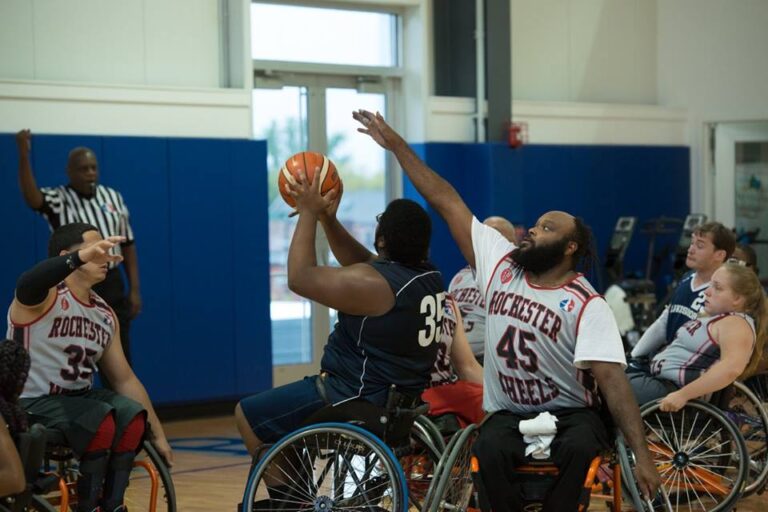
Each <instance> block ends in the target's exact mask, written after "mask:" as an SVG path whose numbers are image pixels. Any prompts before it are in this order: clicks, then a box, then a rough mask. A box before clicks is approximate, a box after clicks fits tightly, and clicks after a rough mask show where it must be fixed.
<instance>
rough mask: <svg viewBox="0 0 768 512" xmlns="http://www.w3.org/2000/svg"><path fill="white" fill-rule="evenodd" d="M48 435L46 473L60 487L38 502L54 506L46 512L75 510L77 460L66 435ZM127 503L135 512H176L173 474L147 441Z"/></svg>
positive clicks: (135, 466)
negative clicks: (51, 476) (41, 501)
mask: <svg viewBox="0 0 768 512" xmlns="http://www.w3.org/2000/svg"><path fill="white" fill-rule="evenodd" d="M46 432H47V435H46V447H45V455H44V471H45V472H46V473H48V474H50V475H54V476H55V478H56V482H57V486H56V488H55V489H53V490H50V489H49V490H47V492H45V493H42V494H41V495H39V496H36V498H37V499H40V500H44V501H46V502H47V503H48V504H49V505H50V507H51V508H49V509H44V510H46V511H48V510H58V511H60V512H67V511H69V510H70V508H71V509H72V510H74V506H75V505H76V504H77V493H76V491H75V488H76V483H77V476H78V462H77V459H76V458H75V456H74V453H73V452H72V449H71V448H69V447H68V446H67V444H66V441H65V438H64V434H63V433H62V432H60V431H58V430H55V429H48V430H47V431H46ZM124 502H125V505H126V506H127V507H128V510H130V511H131V512H138V511H147V512H176V491H175V488H174V486H173V479H172V478H171V474H170V471H169V470H168V467H167V465H166V463H165V461H164V460H163V458H162V457H161V456H160V454H159V453H157V450H155V448H154V446H152V444H151V443H150V442H149V441H146V440H145V441H144V443H143V445H142V451H141V452H140V453H139V455H137V456H136V460H134V462H133V471H132V472H131V477H130V480H129V482H128V488H127V489H126V492H125V500H124Z"/></svg>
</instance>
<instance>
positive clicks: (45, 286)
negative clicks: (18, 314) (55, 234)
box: [16, 251, 83, 306]
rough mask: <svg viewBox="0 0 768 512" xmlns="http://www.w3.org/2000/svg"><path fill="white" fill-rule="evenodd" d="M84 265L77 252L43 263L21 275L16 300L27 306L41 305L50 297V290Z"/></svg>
mask: <svg viewBox="0 0 768 512" xmlns="http://www.w3.org/2000/svg"><path fill="white" fill-rule="evenodd" d="M82 264H83V262H82V261H81V260H80V256H79V255H78V254H77V251H75V252H73V253H70V254H65V255H63V256H56V257H55V258H49V259H47V260H45V261H41V262H40V263H38V264H37V265H35V266H34V267H32V268H31V269H29V270H27V271H26V272H24V273H23V274H21V277H19V280H18V281H16V300H18V301H19V302H21V303H22V304H24V305H25V306H35V305H37V304H40V303H41V302H43V301H44V300H45V297H47V296H48V290H50V289H51V288H53V287H54V286H56V285H57V284H59V283H60V282H62V281H63V280H64V279H65V278H66V277H67V276H68V275H69V274H71V273H72V272H73V271H74V270H75V269H76V268H78V267H79V266H81V265H82Z"/></svg>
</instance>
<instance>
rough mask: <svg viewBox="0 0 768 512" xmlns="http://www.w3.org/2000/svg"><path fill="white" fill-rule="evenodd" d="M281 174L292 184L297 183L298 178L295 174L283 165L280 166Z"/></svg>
mask: <svg viewBox="0 0 768 512" xmlns="http://www.w3.org/2000/svg"><path fill="white" fill-rule="evenodd" d="M280 174H282V175H283V178H285V181H287V182H288V183H290V184H291V185H295V184H296V180H295V179H294V178H293V174H291V173H290V172H289V171H288V169H286V168H285V167H281V168H280Z"/></svg>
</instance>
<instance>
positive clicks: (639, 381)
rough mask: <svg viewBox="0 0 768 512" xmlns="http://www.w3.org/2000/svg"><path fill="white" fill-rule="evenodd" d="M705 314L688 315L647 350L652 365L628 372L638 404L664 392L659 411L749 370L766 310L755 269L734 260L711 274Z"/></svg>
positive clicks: (758, 352) (760, 346)
mask: <svg viewBox="0 0 768 512" xmlns="http://www.w3.org/2000/svg"><path fill="white" fill-rule="evenodd" d="M704 298H705V300H704V312H705V313H706V316H704V317H701V318H697V319H694V320H689V321H688V322H686V323H685V324H683V326H682V327H681V328H680V329H678V330H677V334H676V336H675V339H674V340H673V341H672V343H670V344H669V345H667V346H666V347H665V348H664V349H663V350H660V351H658V352H656V353H650V352H649V353H647V354H645V353H644V354H639V355H641V356H651V362H650V366H649V367H647V368H644V369H638V368H629V369H627V374H628V375H629V381H630V384H631V385H632V390H633V391H634V393H635V396H636V397H637V400H638V402H639V403H640V404H643V403H646V402H649V401H651V400H655V399H657V398H662V397H663V400H662V402H661V410H662V411H677V410H679V409H680V408H682V407H683V406H684V405H685V404H686V403H687V402H688V401H689V400H693V399H694V398H699V397H702V396H705V395H707V394H709V393H714V392H715V391H718V390H720V389H723V388H724V387H726V386H728V385H730V384H731V383H732V382H733V381H735V380H736V379H737V378H739V377H740V376H742V377H743V376H745V375H749V374H751V373H752V372H753V371H754V370H755V368H757V366H758V364H759V362H760V359H761V356H762V355H763V351H764V347H765V343H766V337H767V336H768V310H767V309H766V307H767V306H766V300H765V295H764V294H763V290H762V286H761V285H760V280H759V279H758V278H757V275H756V274H755V273H754V272H753V271H752V270H750V269H749V268H747V267H745V266H742V265H739V264H738V263H726V264H725V265H723V266H722V267H720V268H719V269H717V270H716V271H715V273H714V274H712V279H711V284H710V285H709V287H708V288H707V290H706V291H705V292H704Z"/></svg>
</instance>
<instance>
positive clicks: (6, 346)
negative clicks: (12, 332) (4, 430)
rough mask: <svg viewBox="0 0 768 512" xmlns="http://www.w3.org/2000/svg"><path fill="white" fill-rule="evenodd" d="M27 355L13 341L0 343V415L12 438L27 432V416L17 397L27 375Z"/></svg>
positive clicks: (19, 345) (20, 346) (21, 347)
mask: <svg viewBox="0 0 768 512" xmlns="http://www.w3.org/2000/svg"><path fill="white" fill-rule="evenodd" d="M29 364H30V361H29V354H28V353H27V351H26V350H25V349H24V346H23V345H22V344H21V343H19V342H18V341H15V340H3V341H0V415H2V418H3V421H5V422H6V423H7V424H8V430H9V431H10V433H11V436H12V437H14V438H15V437H16V436H17V435H18V434H19V433H21V432H24V431H25V430H27V426H28V424H27V414H26V413H25V412H24V409H22V408H21V406H19V395H21V391H22V390H23V389H24V383H25V382H26V381H27V375H28V374H29Z"/></svg>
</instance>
